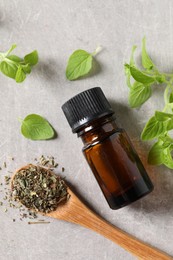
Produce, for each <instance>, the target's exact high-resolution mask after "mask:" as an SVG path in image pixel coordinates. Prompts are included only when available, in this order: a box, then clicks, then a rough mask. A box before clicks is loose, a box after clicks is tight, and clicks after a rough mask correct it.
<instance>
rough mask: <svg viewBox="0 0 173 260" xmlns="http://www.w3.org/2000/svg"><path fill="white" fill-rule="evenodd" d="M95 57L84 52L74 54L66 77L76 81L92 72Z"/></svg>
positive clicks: (78, 51) (69, 61) (79, 51)
mask: <svg viewBox="0 0 173 260" xmlns="http://www.w3.org/2000/svg"><path fill="white" fill-rule="evenodd" d="M92 61H93V57H92V55H91V54H90V53H88V52H86V51H84V50H77V51H75V52H73V53H72V55H71V56H70V58H69V60H68V64H67V68H66V77H67V79H69V80H75V79H78V78H79V77H82V76H84V75H86V74H88V72H89V71H90V70H91V68H92Z"/></svg>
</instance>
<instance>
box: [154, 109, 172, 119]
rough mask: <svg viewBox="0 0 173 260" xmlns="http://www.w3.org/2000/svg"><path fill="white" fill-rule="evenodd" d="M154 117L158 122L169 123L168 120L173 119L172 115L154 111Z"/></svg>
mask: <svg viewBox="0 0 173 260" xmlns="http://www.w3.org/2000/svg"><path fill="white" fill-rule="evenodd" d="M155 117H156V119H157V120H158V121H169V120H172V119H173V115H172V114H168V113H165V112H161V111H156V112H155Z"/></svg>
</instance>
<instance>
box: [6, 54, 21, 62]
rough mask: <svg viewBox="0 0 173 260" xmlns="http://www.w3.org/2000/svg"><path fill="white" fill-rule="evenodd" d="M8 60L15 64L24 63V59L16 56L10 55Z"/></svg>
mask: <svg viewBox="0 0 173 260" xmlns="http://www.w3.org/2000/svg"><path fill="white" fill-rule="evenodd" d="M7 58H8V59H9V60H12V61H15V62H21V61H22V59H21V58H20V57H18V56H16V55H9V56H8V57H7Z"/></svg>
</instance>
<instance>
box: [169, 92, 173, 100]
mask: <svg viewBox="0 0 173 260" xmlns="http://www.w3.org/2000/svg"><path fill="white" fill-rule="evenodd" d="M169 103H173V92H171V94H170V96H169Z"/></svg>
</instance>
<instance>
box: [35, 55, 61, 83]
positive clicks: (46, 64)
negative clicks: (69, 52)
mask: <svg viewBox="0 0 173 260" xmlns="http://www.w3.org/2000/svg"><path fill="white" fill-rule="evenodd" d="M35 72H36V73H37V74H38V75H39V76H40V77H42V78H44V80H47V81H49V82H51V81H55V78H57V77H58V65H57V62H56V60H54V59H50V58H48V59H46V60H45V61H43V60H39V62H38V64H37V66H36V67H35Z"/></svg>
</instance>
